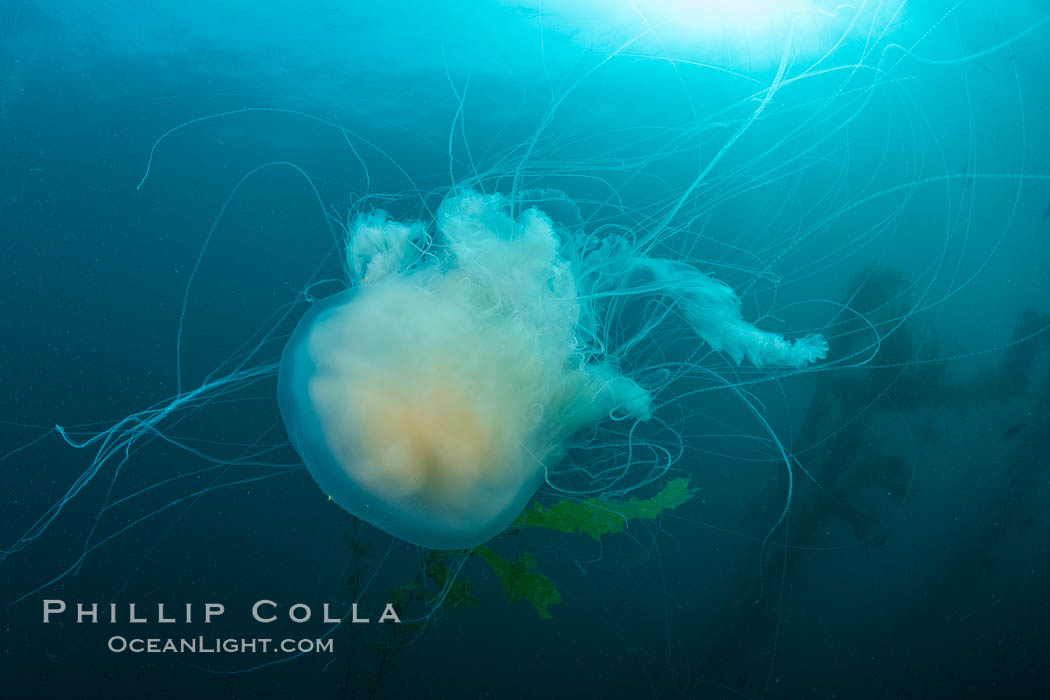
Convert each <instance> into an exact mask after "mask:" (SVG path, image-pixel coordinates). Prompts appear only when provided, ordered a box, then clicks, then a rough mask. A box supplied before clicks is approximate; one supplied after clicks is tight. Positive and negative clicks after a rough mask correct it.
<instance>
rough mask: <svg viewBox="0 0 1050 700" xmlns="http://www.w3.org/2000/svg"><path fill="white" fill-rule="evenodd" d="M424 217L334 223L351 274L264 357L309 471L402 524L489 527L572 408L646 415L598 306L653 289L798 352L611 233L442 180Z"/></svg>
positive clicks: (713, 331) (705, 278)
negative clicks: (272, 362)
mask: <svg viewBox="0 0 1050 700" xmlns="http://www.w3.org/2000/svg"><path fill="white" fill-rule="evenodd" d="M432 225H433V226H434V227H435V229H436V231H435V232H430V231H428V230H427V226H426V225H425V224H424V222H419V221H415V222H399V221H395V220H393V219H392V218H391V217H390V215H389V214H387V213H386V212H383V211H374V212H367V213H363V214H360V215H358V216H357V218H356V220H355V221H353V223H352V225H350V226H349V227H348V228H347V231H346V236H345V246H344V261H345V267H346V270H347V273H348V274H349V276H350V278H351V284H350V286H349V287H348V288H347V289H345V290H343V291H340V292H338V293H335V294H333V295H332V296H329V297H328V298H326V299H324V300H323V301H321V302H319V303H317V304H315V305H314V306H313V307H312V308H311V309H310V310H309V311H308V312H307V313H306V314H305V315H304V316H303V317H302V319H301V320H300V321H299V323H298V325H297V327H296V329H295V331H294V333H293V334H292V336H291V338H290V339H289V341H288V343H287V345H286V346H285V349H284V351H283V355H282V358H281V364H280V370H279V376H278V399H279V405H280V410H281V415H282V417H283V419H284V422H285V425H286V427H287V431H288V435H289V437H290V440H291V442H292V445H293V446H294V447H295V449H296V450H297V451H298V453H299V455H300V456H301V457H302V459H303V462H304V463H305V465H306V467H307V468H308V470H309V472H310V474H311V475H312V476H313V478H314V480H315V481H316V482H317V484H318V486H320V488H321V489H322V490H324V492H325V493H327V494H328V496H329V497H330V498H331V499H332V500H333V501H335V502H336V503H337V504H339V505H340V506H342V507H343V508H344V509H346V510H347V511H349V512H350V513H352V514H353V515H355V516H357V517H359V518H361V519H363V520H366V521H368V522H370V523H371V524H373V525H374V526H376V527H378V528H379V529H381V530H383V531H385V532H387V533H389V534H391V535H393V536H395V537H398V538H400V539H402V540H405V541H407V542H410V543H413V544H416V545H421V546H424V547H428V548H435V549H466V548H470V547H473V546H475V545H478V544H480V543H482V542H484V541H486V540H488V539H491V538H492V537H494V536H496V535H498V534H499V533H500V532H502V531H504V530H505V529H506V528H507V527H508V526H509V525H510V524H511V523H512V522H513V521H514V519H515V518H516V517H517V516H518V514H519V513H520V512H521V511H522V510H523V509H524V508H525V506H526V505H527V504H528V502H529V501H530V499H531V498H532V497H533V495H534V493H535V492H536V490H537V489H538V488H539V486H540V485H541V484H543V483H544V482H545V481H547V480H548V478H549V476H548V475H549V474H550V472H551V471H553V470H555V469H557V467H558V465H559V463H560V462H561V461H562V459H563V457H564V456H565V454H566V452H567V451H568V450H569V448H570V447H571V446H572V444H573V440H574V436H575V435H576V434H577V433H578V432H579V431H580V430H581V429H582V428H584V427H585V426H587V425H588V424H591V423H594V422H596V421H601V420H603V419H606V418H614V419H618V420H629V421H634V422H645V421H648V420H650V418H651V417H652V401H653V395H652V390H653V387H652V386H645V385H642V384H640V383H639V382H638V381H636V379H635V378H632V377H631V376H628V374H626V373H625V372H623V371H622V369H621V366H620V364H621V363H620V361H621V359H622V358H621V357H620V356H618V355H619V353H617V352H616V350H615V348H611V347H609V346H608V345H606V344H605V343H604V342H603V341H602V339H603V338H606V337H608V334H609V329H608V328H604V327H603V325H604V322H603V319H604V318H606V317H605V315H603V314H602V313H600V306H601V305H602V304H603V303H604V302H605V301H607V300H609V299H614V298H619V297H625V296H633V295H659V296H664V297H667V298H668V299H669V300H670V301H671V303H673V305H674V306H675V308H676V310H677V311H678V312H679V313H680V314H681V316H682V317H684V319H685V320H686V321H687V324H688V327H689V328H691V330H692V332H693V333H694V334H695V342H696V343H698V344H700V343H702V344H706V346H707V347H709V348H710V350H713V351H716V352H719V353H722V354H723V355H725V356H726V357H728V358H730V359H731V360H732V361H733V362H735V363H736V364H740V363H742V362H744V361H746V362H748V363H750V364H751V365H753V366H755V367H758V368H761V367H788V368H802V367H805V366H807V365H810V364H812V363H814V362H816V361H818V360H821V359H823V358H824V357H825V356H826V353H827V349H828V346H827V342H826V341H825V339H824V338H823V337H822V336H821V335H818V334H807V335H804V336H802V337H800V338H798V339H795V340H788V339H785V338H784V337H783V336H782V335H780V334H778V333H775V332H769V331H763V330H760V329H759V328H757V327H755V326H754V325H752V324H751V323H748V322H747V321H745V320H744V318H743V317H742V312H741V301H740V298H739V297H738V296H737V294H736V293H735V292H734V290H733V289H732V288H731V287H729V286H728V285H727V284H725V283H723V282H721V281H719V280H718V279H716V278H715V277H713V276H711V275H709V274H706V273H705V272H704V271H702V270H700V269H698V268H696V267H694V266H693V265H691V264H690V263H688V262H685V261H682V260H673V259H669V258H660V257H655V256H652V255H649V254H647V253H645V252H644V251H643V250H642V249H641V248H639V246H638V245H635V244H632V243H631V241H629V240H628V239H626V238H624V237H622V236H610V237H607V238H605V239H603V240H601V241H599V242H597V243H596V242H595V241H594V240H593V239H589V238H582V237H574V236H573V235H572V232H571V231H568V230H566V229H564V228H562V227H559V226H558V225H557V224H556V223H555V222H554V220H553V219H552V218H551V217H550V216H548V215H547V214H545V213H544V212H543V211H542V210H541V209H540V208H539V207H537V206H532V207H529V208H526V209H524V210H523V211H521V212H520V213H519V214H518V215H515V214H514V207H513V206H512V203H511V202H510V201H509V200H508V199H507V198H505V197H503V196H501V195H500V194H486V193H481V192H478V191H475V190H472V189H460V190H454V191H452V192H451V193H450V194H449V195H447V196H446V197H445V199H444V201H443V202H442V203H441V205H440V207H439V208H438V211H437V213H436V216H435V217H434V221H433V222H432Z"/></svg>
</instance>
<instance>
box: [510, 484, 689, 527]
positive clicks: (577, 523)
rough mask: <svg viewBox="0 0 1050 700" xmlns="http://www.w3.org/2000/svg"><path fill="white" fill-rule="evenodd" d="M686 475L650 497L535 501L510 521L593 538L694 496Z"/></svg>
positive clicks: (684, 501) (519, 525)
mask: <svg viewBox="0 0 1050 700" xmlns="http://www.w3.org/2000/svg"><path fill="white" fill-rule="evenodd" d="M689 484H690V480H689V479H688V478H687V477H679V478H677V479H674V480H672V481H671V482H669V483H668V484H667V486H664V488H663V489H662V490H661V491H660V492H659V493H657V494H656V495H655V496H653V497H652V498H647V499H639V498H629V499H624V500H616V499H604V498H588V499H585V500H583V501H558V502H557V503H555V504H553V505H552V506H550V507H549V508H547V507H545V506H543V505H541V504H539V503H536V504H533V506H532V507H531V508H529V509H527V510H525V511H524V512H523V513H522V514H521V515H519V516H518V519H517V520H515V521H514V526H517V527H542V528H546V529H548V530H555V531H557V532H567V533H570V534H571V533H574V532H582V533H583V534H585V535H589V536H591V537H593V538H594V539H598V538H599V537H601V536H602V535H610V534H613V533H615V532H621V531H622V530H623V529H624V528H625V527H627V523H628V522H629V521H631V520H654V519H655V518H656V517H657V516H659V515H660V513H662V512H663V511H665V510H673V509H675V508H677V507H678V506H680V505H682V504H683V503H686V502H687V501H689V500H690V499H692V498H693V496H695V495H696V493H697V489H694V488H690V486H689Z"/></svg>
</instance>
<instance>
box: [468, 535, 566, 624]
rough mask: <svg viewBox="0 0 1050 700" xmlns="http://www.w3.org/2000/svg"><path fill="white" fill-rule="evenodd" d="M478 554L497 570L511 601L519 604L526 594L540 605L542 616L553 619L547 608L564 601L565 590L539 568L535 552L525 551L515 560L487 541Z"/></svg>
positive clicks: (533, 602)
mask: <svg viewBox="0 0 1050 700" xmlns="http://www.w3.org/2000/svg"><path fill="white" fill-rule="evenodd" d="M474 554H476V555H478V556H479V557H481V559H483V560H484V561H485V563H486V564H488V565H489V566H490V567H492V570H493V571H495V572H496V576H498V577H499V582H500V583H501V584H502V585H503V593H504V594H505V595H506V596H507V602H508V603H510V604H511V605H515V604H517V602H518V601H519V600H521V599H522V598H524V599H525V600H527V601H529V603H531V604H532V607H534V608H536V612H537V613H539V616H540V617H542V618H543V619H544V620H549V619H551V614H550V612H548V610H547V608H548V607H549V606H551V605H557V604H558V603H560V602H561V593H558V589H557V588H555V587H554V584H553V583H551V580H550V579H549V578H547V577H546V576H544V575H543V574H541V573H540V572H539V571H537V570H536V560H535V559H533V558H532V555H531V554H529V553H528V552H521V553H520V554H518V557H517V559H515V560H514V561H512V562H511V561H507V560H506V559H504V558H503V557H501V556H500V555H498V554H496V553H495V552H494V551H492V550H491V549H489V548H488V547H486V546H484V545H482V546H480V547H476V548H475V549H474Z"/></svg>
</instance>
